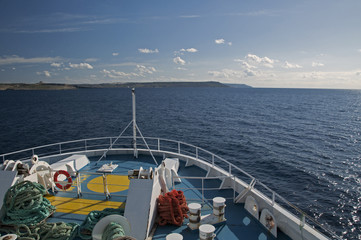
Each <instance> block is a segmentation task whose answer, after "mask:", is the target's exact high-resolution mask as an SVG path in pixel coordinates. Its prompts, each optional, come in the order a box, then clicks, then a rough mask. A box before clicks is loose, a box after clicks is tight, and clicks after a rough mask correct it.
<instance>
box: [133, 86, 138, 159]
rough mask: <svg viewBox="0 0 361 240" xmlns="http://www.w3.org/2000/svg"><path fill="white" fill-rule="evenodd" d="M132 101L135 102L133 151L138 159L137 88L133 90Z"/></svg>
mask: <svg viewBox="0 0 361 240" xmlns="http://www.w3.org/2000/svg"><path fill="white" fill-rule="evenodd" d="M132 100H133V149H134V157H135V158H138V150H137V121H136V112H135V88H133V89H132Z"/></svg>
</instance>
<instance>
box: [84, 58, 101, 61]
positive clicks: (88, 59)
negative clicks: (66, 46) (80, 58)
mask: <svg viewBox="0 0 361 240" xmlns="http://www.w3.org/2000/svg"><path fill="white" fill-rule="evenodd" d="M84 61H85V62H96V61H98V59H96V58H87V59H85V60H84Z"/></svg>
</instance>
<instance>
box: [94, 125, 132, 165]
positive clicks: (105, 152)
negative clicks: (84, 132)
mask: <svg viewBox="0 0 361 240" xmlns="http://www.w3.org/2000/svg"><path fill="white" fill-rule="evenodd" d="M132 123H133V120H132V121H130V123H129V124H128V125H127V126H126V127H125V128H124V130H123V131H122V132H121V133H120V134H119V136H118V137H117V138H116V139H115V140H114V141H113V142H112V143H111V144H110V146H109V148H108V149H107V150H105V151H104V153H103V155H102V156H101V157H100V158H99V159H98V161H97V162H96V164H95V165H97V164H98V162H100V161H101V160H102V159H103V158H104V157H105V156H106V155H107V153H108V152H109V150H110V149H112V148H113V145H114V144H115V143H116V142H117V141H118V139H119V138H120V137H121V136H122V135H123V133H124V132H125V131H126V130H127V129H128V127H129V126H130V124H132Z"/></svg>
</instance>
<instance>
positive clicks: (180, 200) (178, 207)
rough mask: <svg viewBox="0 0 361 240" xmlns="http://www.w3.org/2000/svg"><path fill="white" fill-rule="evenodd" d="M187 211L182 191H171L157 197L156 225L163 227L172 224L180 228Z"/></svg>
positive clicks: (186, 216)
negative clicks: (157, 217)
mask: <svg viewBox="0 0 361 240" xmlns="http://www.w3.org/2000/svg"><path fill="white" fill-rule="evenodd" d="M188 211H189V209H188V206H187V202H186V198H185V197H184V194H183V192H182V191H177V190H173V191H171V192H168V193H166V194H165V196H162V195H159V197H158V215H159V221H158V224H159V225H161V226H163V225H166V224H173V225H177V226H181V225H182V224H183V220H184V218H188V215H187V212H188Z"/></svg>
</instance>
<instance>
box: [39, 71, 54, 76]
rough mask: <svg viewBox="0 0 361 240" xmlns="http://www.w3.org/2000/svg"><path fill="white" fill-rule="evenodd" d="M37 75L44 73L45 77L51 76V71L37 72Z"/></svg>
mask: <svg viewBox="0 0 361 240" xmlns="http://www.w3.org/2000/svg"><path fill="white" fill-rule="evenodd" d="M36 74H37V75H44V76H45V77H51V74H50V72H49V71H42V72H37V73H36Z"/></svg>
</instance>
